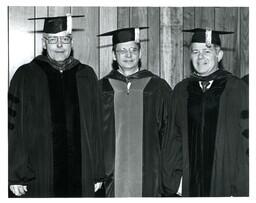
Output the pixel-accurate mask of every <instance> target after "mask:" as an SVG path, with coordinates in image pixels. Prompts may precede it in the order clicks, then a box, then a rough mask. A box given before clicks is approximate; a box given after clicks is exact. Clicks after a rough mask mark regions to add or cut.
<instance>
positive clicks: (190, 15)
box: [183, 7, 195, 78]
mask: <svg viewBox="0 0 256 203" xmlns="http://www.w3.org/2000/svg"><path fill="white" fill-rule="evenodd" d="M194 28H195V8H192V7H187V8H184V9H183V29H194ZM192 35H193V34H192V33H190V32H184V33H183V45H184V49H183V67H184V75H183V77H184V78H187V77H189V76H190V74H191V71H192V67H191V59H190V49H189V48H190V42H191V38H192Z"/></svg>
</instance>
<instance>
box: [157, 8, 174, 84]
mask: <svg viewBox="0 0 256 203" xmlns="http://www.w3.org/2000/svg"><path fill="white" fill-rule="evenodd" d="M171 38H172V36H171V9H170V8H165V7H161V8H160V54H161V55H160V62H161V77H162V78H164V79H165V80H166V81H167V82H168V83H169V85H171V87H172V88H173V87H174V86H173V85H172V84H171V68H170V67H171V65H172V62H171V57H172V54H171V53H172V47H171V42H172V39H171Z"/></svg>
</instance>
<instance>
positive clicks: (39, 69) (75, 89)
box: [8, 56, 104, 197]
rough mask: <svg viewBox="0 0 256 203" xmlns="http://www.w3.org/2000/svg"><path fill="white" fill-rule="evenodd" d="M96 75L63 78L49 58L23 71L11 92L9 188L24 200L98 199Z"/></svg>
mask: <svg viewBox="0 0 256 203" xmlns="http://www.w3.org/2000/svg"><path fill="white" fill-rule="evenodd" d="M97 85H98V83H97V77H96V75H95V73H94V71H93V69H92V68H91V67H89V66H87V65H84V64H81V63H80V62H79V61H78V60H76V59H73V60H72V62H71V63H69V64H67V66H66V67H65V70H64V71H63V72H60V71H59V70H56V69H55V68H54V67H52V65H51V63H50V62H49V60H48V59H47V57H45V56H38V57H36V58H35V59H34V60H33V61H31V62H30V63H28V64H25V65H23V66H21V67H20V68H19V69H18V70H17V71H16V73H15V75H14V76H13V78H12V80H11V84H10V88H9V95H8V106H9V116H8V121H9V132H8V140H9V146H8V147H9V185H28V192H27V193H26V194H25V195H23V196H22V197H65V196H74V197H77V196H82V197H92V196H94V183H96V182H98V181H101V178H103V176H104V168H103V167H104V166H103V148H102V140H101V118H100V112H101V110H100V108H101V106H100V97H99V96H100V95H99V91H98V86H97Z"/></svg>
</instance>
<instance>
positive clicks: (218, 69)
mask: <svg viewBox="0 0 256 203" xmlns="http://www.w3.org/2000/svg"><path fill="white" fill-rule="evenodd" d="M184 32H193V33H194V34H193V36H192V41H191V45H190V55H191V61H192V65H193V69H194V72H193V73H192V75H191V76H190V77H189V78H187V79H184V80H183V81H181V82H180V83H178V84H177V85H176V87H175V88H174V92H173V97H172V128H171V130H172V133H171V137H172V138H173V139H174V140H176V145H181V148H182V152H181V151H176V154H177V158H176V159H177V160H180V157H181V156H182V160H183V163H182V171H183V178H182V196H190V197H208V196H211V197H217V196H248V195H249V157H248V153H249V150H248V119H246V117H247V116H248V87H247V85H246V84H245V83H244V82H243V81H242V80H240V79H239V78H237V77H235V76H233V75H232V74H231V73H229V72H227V71H225V70H224V69H223V67H222V65H221V63H220V62H221V60H222V57H223V51H222V49H221V41H220V37H219V35H220V34H231V32H219V31H214V30H211V29H200V28H197V29H193V30H184ZM173 153H174V152H173Z"/></svg>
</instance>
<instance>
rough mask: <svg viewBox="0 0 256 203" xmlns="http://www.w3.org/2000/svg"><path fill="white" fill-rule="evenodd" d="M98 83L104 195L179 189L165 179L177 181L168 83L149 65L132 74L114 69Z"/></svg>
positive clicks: (168, 193)
mask: <svg viewBox="0 0 256 203" xmlns="http://www.w3.org/2000/svg"><path fill="white" fill-rule="evenodd" d="M100 87H101V90H102V101H103V143H104V146H105V147H104V158H105V176H106V181H105V190H106V196H107V197H114V196H115V197H158V196H162V195H164V196H171V195H174V194H176V192H177V191H175V190H172V189H173V188H175V189H176V185H175V186H173V185H168V184H169V183H170V184H171V182H170V181H167V180H168V179H169V178H170V177H171V178H172V180H173V179H175V180H176V184H178V182H179V177H178V176H177V177H173V176H172V174H169V169H170V167H171V166H172V160H171V159H168V158H169V149H170V145H168V144H169V143H170V142H169V134H170V99H171V94H172V90H171V88H170V86H169V85H168V84H167V82H166V81H164V80H163V79H161V78H159V77H158V76H156V75H154V74H152V73H151V72H149V71H147V70H142V71H138V72H137V73H135V74H133V75H130V76H128V77H125V76H123V75H122V74H120V73H119V72H118V71H116V70H113V71H111V72H110V73H109V74H108V75H107V76H106V77H104V78H103V79H101V80H100ZM167 155H168V156H167ZM163 163H165V164H163ZM179 175H180V174H179ZM167 176H169V177H168V178H167ZM173 182H175V181H174V180H173ZM173 182H172V184H173ZM166 185H168V187H167V186H166ZM167 189H168V190H167Z"/></svg>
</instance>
